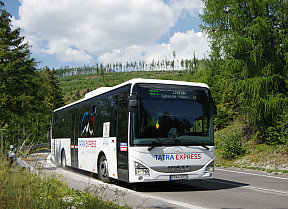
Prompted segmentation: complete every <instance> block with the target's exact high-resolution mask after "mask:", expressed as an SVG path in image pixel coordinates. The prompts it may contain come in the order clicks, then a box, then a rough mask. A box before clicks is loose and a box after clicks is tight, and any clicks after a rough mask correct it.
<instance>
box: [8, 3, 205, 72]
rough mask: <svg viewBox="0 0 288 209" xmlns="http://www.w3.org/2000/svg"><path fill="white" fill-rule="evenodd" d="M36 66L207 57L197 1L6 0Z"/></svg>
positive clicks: (71, 65)
mask: <svg viewBox="0 0 288 209" xmlns="http://www.w3.org/2000/svg"><path fill="white" fill-rule="evenodd" d="M3 2H4V4H5V8H6V10H7V11H8V12H9V13H10V14H11V15H12V16H13V17H12V24H13V27H20V28H21V35H23V36H25V40H26V41H28V42H29V44H30V45H32V48H31V52H32V57H34V58H36V60H37V61H40V63H39V67H43V66H46V65H47V66H48V67H50V68H52V67H54V68H56V69H57V68H60V67H63V66H70V67H74V66H83V65H93V64H95V63H100V62H102V63H104V64H106V63H110V62H112V63H115V62H126V61H129V62H131V61H132V62H134V61H139V60H146V61H147V62H151V61H152V60H153V59H154V60H163V59H172V51H174V50H175V51H176V58H177V59H189V58H192V57H193V54H194V53H195V55H196V57H198V58H203V57H205V56H208V54H209V46H208V43H207V39H206V37H205V36H204V35H203V34H202V33H201V31H200V27H199V25H200V24H201V20H200V18H199V13H201V12H202V10H203V3H202V1H201V0H164V1H162V0H141V1H139V0H105V1H103V0H85V1H83V0H69V1H66V0H21V1H18V0H4V1H3Z"/></svg>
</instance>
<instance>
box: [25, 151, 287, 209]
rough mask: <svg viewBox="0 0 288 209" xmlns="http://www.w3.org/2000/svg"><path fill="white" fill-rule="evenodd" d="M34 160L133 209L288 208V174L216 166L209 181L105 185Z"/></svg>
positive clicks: (41, 158)
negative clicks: (272, 173)
mask: <svg viewBox="0 0 288 209" xmlns="http://www.w3.org/2000/svg"><path fill="white" fill-rule="evenodd" d="M33 162H34V166H35V165H36V164H37V166H36V167H39V166H41V167H43V168H44V169H39V170H37V171H38V172H42V173H43V172H44V173H45V174H50V173H55V174H57V175H63V176H64V179H65V181H66V183H67V184H68V185H69V186H70V187H73V188H75V189H81V190H84V189H85V188H87V187H91V188H94V187H95V188H97V190H98V191H99V195H100V196H102V197H103V198H106V199H109V200H112V201H113V202H117V203H119V204H123V205H128V206H130V207H132V208H167V209H173V208H198V209H201V208H217V209H220V208H221V209H224V208H235V209H239V208H251V209H252V208H253V209H254V208H255V209H257V208H259V209H265V208H267V209H285V208H286V209H288V176H277V175H268V174H266V173H260V172H256V171H241V170H235V169H228V168H216V171H215V178H213V179H208V180H193V181H177V182H159V183H145V184H136V185H135V184H127V183H123V182H118V181H116V182H114V183H113V184H105V183H102V182H101V181H99V180H98V179H96V178H95V176H92V175H91V174H89V173H86V172H79V171H78V170H72V169H68V170H63V169H61V168H59V167H57V166H56V165H55V164H54V163H53V161H51V155H49V154H48V153H46V154H39V155H37V154H34V155H32V156H31V159H30V160H29V163H30V165H31V164H33Z"/></svg>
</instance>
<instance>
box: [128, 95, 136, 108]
mask: <svg viewBox="0 0 288 209" xmlns="http://www.w3.org/2000/svg"><path fill="white" fill-rule="evenodd" d="M128 111H129V112H137V111H138V100H137V97H136V95H131V96H129V97H128Z"/></svg>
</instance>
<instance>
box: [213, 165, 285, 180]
mask: <svg viewBox="0 0 288 209" xmlns="http://www.w3.org/2000/svg"><path fill="white" fill-rule="evenodd" d="M215 170H218V171H226V172H230V173H239V174H245V175H252V176H261V177H267V178H274V179H282V180H287V181H288V178H284V177H280V176H269V175H261V174H256V173H247V172H241V171H231V170H225V169H222V168H215Z"/></svg>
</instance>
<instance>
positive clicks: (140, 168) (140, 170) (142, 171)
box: [135, 162, 149, 176]
mask: <svg viewBox="0 0 288 209" xmlns="http://www.w3.org/2000/svg"><path fill="white" fill-rule="evenodd" d="M135 175H138V176H140V175H149V169H148V168H147V167H146V166H144V165H142V164H140V163H137V162H135Z"/></svg>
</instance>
